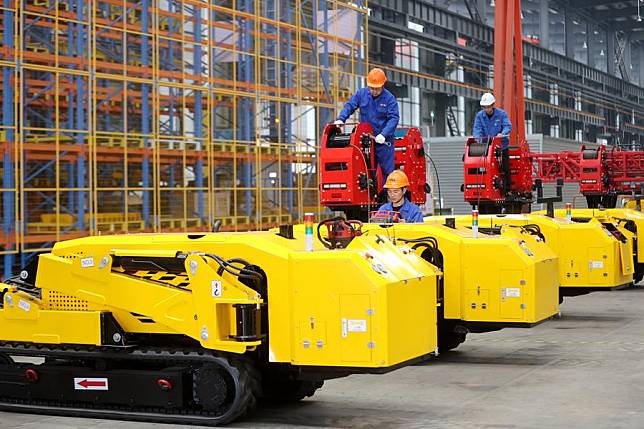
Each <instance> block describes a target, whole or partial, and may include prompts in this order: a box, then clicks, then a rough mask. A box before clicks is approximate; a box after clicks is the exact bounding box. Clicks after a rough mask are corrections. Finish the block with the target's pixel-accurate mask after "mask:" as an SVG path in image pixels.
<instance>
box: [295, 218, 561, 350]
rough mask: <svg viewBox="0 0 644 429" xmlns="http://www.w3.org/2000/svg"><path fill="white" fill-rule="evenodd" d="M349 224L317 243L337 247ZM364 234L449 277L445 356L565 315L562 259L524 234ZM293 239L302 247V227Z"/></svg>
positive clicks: (410, 228)
mask: <svg viewBox="0 0 644 429" xmlns="http://www.w3.org/2000/svg"><path fill="white" fill-rule="evenodd" d="M354 222H355V221H354ZM344 224H346V223H345V222H344V221H342V220H339V219H338V220H333V219H331V220H329V221H323V222H321V223H320V224H319V226H318V234H319V241H318V243H319V242H325V243H326V244H327V246H329V247H334V246H335V245H336V244H337V243H338V242H339V240H341V239H338V238H337V237H338V236H345V235H347V234H346V229H347V228H346V227H342V225H344ZM324 225H328V228H327V229H328V231H327V232H326V233H325V232H324V229H325V228H324ZM349 228H350V227H349ZM355 230H358V228H357V227H356V228H354V233H356V231H355ZM360 233H361V234H363V236H364V235H366V236H373V235H386V236H387V237H389V239H390V240H392V241H394V242H395V243H396V244H398V245H400V246H403V248H407V247H411V248H412V249H413V250H414V251H415V252H416V253H417V254H418V255H420V256H421V257H422V258H423V259H424V260H425V261H427V262H429V263H430V264H431V266H436V267H438V268H440V269H441V270H442V271H443V279H442V281H441V285H440V286H441V287H440V292H439V296H438V300H437V301H436V305H437V308H438V329H439V331H438V342H439V350H440V351H447V350H450V349H453V348H455V347H457V346H458V345H459V344H461V343H462V342H463V341H465V337H466V334H467V333H468V332H488V331H494V330H498V329H501V328H505V327H530V326H533V325H535V324H537V323H540V322H542V321H544V320H547V319H548V318H550V317H552V316H554V315H556V314H558V312H559V305H558V287H559V281H558V274H557V267H558V262H557V255H556V254H554V253H553V252H552V250H550V248H549V247H548V246H546V245H545V244H544V243H543V242H542V241H540V239H538V238H537V237H535V236H534V235H532V234H530V233H528V232H526V231H522V230H519V229H514V228H504V229H503V231H502V232H501V234H500V235H499V236H482V237H481V238H479V239H475V238H472V233H471V231H469V230H467V229H466V228H462V227H456V226H455V227H453V228H452V227H448V226H445V225H441V224H436V223H426V224H418V223H416V224H404V223H395V224H376V223H369V224H364V225H361V226H360ZM295 238H296V239H297V240H299V241H302V240H304V228H303V227H302V226H298V227H296V228H295ZM429 305H430V304H428V308H429Z"/></svg>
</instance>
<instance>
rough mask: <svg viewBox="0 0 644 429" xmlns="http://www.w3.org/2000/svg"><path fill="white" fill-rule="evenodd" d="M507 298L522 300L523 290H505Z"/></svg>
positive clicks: (511, 288) (509, 288) (513, 288)
mask: <svg viewBox="0 0 644 429" xmlns="http://www.w3.org/2000/svg"><path fill="white" fill-rule="evenodd" d="M505 296H506V297H507V298H520V297H521V289H520V288H518V287H508V288H505Z"/></svg>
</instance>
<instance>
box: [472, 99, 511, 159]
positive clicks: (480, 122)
mask: <svg viewBox="0 0 644 429" xmlns="http://www.w3.org/2000/svg"><path fill="white" fill-rule="evenodd" d="M510 131H512V123H510V118H508V114H507V113H505V110H503V109H499V108H498V107H495V108H494V111H493V112H492V116H489V117H488V115H487V113H485V111H484V110H481V111H480V112H478V113H477V114H476V118H475V119H474V137H475V138H479V139H480V138H481V137H496V135H497V134H499V133H501V134H503V135H504V136H507V135H509V134H510ZM509 144H510V140H509V139H508V138H507V137H505V138H503V149H507V147H508V146H509Z"/></svg>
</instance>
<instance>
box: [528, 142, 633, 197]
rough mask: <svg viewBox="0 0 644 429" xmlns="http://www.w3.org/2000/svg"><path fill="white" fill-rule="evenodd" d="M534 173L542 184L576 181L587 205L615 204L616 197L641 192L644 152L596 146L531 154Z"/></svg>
mask: <svg viewBox="0 0 644 429" xmlns="http://www.w3.org/2000/svg"><path fill="white" fill-rule="evenodd" d="M532 157H533V161H534V171H535V176H536V177H538V178H540V179H542V180H543V182H544V183H548V182H554V181H555V180H556V179H558V178H563V179H564V180H565V181H566V182H576V183H579V191H580V192H581V194H582V195H584V196H585V197H586V201H587V203H588V207H598V206H599V205H601V206H602V207H606V208H610V207H615V206H616V204H617V197H618V196H619V195H626V194H631V193H641V192H642V184H643V183H644V152H641V151H622V150H619V149H617V148H608V147H606V146H599V147H598V148H597V149H593V148H586V147H585V146H582V147H581V150H580V151H579V152H559V153H535V154H532Z"/></svg>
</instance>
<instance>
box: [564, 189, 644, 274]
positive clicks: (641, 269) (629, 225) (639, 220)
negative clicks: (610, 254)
mask: <svg viewBox="0 0 644 429" xmlns="http://www.w3.org/2000/svg"><path fill="white" fill-rule="evenodd" d="M632 202H633V203H635V201H632ZM629 203H630V202H629ZM554 215H555V216H556V217H558V218H562V219H565V218H566V211H565V210H563V209H558V210H555V211H554ZM571 215H572V217H571V220H572V221H573V222H582V223H585V222H588V221H589V220H590V219H591V218H594V219H597V220H598V221H599V222H601V223H610V224H616V225H618V228H619V229H621V230H622V231H623V230H627V231H629V232H631V233H632V234H634V237H633V262H634V264H635V266H634V271H635V272H634V274H633V278H634V282H635V283H639V282H640V281H642V279H643V278H644V240H638V239H637V236H638V232H639V234H640V235H644V214H643V213H642V212H641V211H639V210H635V209H634V208H616V209H572V210H571Z"/></svg>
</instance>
